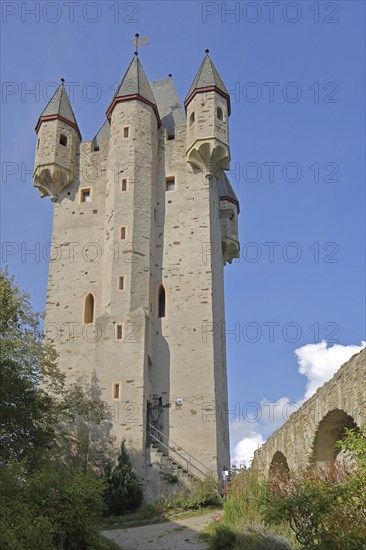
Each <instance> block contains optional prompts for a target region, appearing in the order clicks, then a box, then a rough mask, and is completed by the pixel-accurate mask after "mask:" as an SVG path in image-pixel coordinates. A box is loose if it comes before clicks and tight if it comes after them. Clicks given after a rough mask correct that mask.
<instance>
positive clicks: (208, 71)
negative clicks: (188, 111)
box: [184, 50, 230, 114]
mask: <svg viewBox="0 0 366 550" xmlns="http://www.w3.org/2000/svg"><path fill="white" fill-rule="evenodd" d="M213 90H215V91H216V92H217V93H219V94H220V95H222V96H223V97H225V98H226V99H227V102H228V112H229V114H230V95H229V92H228V91H227V88H226V86H225V84H224V83H223V81H222V80H221V77H220V75H219V73H218V71H217V69H216V67H215V65H214V64H213V62H212V60H211V58H210V56H209V50H205V57H204V58H203V61H202V63H201V65H200V67H199V69H198V71H197V74H196V76H195V77H194V80H193V82H192V85H191V87H190V88H189V92H188V94H187V97H186V99H185V102H184V106H185V107H186V108H187V105H188V104H189V102H190V101H191V100H192V99H193V97H194V96H195V95H196V94H197V93H202V92H209V91H213Z"/></svg>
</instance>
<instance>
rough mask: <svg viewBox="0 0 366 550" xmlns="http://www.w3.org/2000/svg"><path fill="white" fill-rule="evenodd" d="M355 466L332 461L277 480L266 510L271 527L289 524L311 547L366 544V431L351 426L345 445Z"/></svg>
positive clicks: (350, 548)
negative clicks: (353, 428)
mask: <svg viewBox="0 0 366 550" xmlns="http://www.w3.org/2000/svg"><path fill="white" fill-rule="evenodd" d="M339 446H340V447H341V448H342V450H343V451H344V453H345V454H346V455H347V454H348V455H351V456H352V458H353V464H351V463H349V465H348V466H347V465H346V464H345V463H344V462H343V463H342V462H339V463H334V464H330V463H329V464H328V465H327V466H326V467H324V468H311V469H307V470H305V471H303V472H300V473H299V474H297V475H294V476H292V478H290V479H289V480H288V481H286V482H285V481H283V480H282V481H281V480H280V481H276V480H273V481H272V483H271V490H270V492H269V494H268V496H267V498H266V501H265V504H264V507H263V513H264V519H265V521H266V523H267V524H268V525H281V524H283V523H286V524H288V525H289V526H290V527H291V528H292V529H293V531H294V532H295V534H296V539H297V540H298V541H299V542H300V543H301V544H302V545H304V546H305V547H306V548H308V549H319V550H329V549H331V548H332V549H333V548H334V549H347V550H362V549H364V548H366V470H365V456H366V429H365V428H362V429H360V430H346V436H345V438H344V440H343V441H342V442H341V443H339Z"/></svg>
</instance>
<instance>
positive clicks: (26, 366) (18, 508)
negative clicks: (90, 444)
mask: <svg viewBox="0 0 366 550" xmlns="http://www.w3.org/2000/svg"><path fill="white" fill-rule="evenodd" d="M39 318H40V316H39V315H37V314H36V313H35V312H34V311H33V310H32V307H31V305H30V301H29V296H28V295H27V294H26V293H25V292H22V291H21V290H20V289H19V288H18V287H17V286H16V285H15V284H14V281H13V279H12V278H11V277H10V276H9V275H8V272H7V271H6V270H4V271H0V398H1V402H0V443H1V450H0V490H1V495H2V499H1V503H0V547H1V548H2V549H6V550H23V549H24V550H25V549H30V548H37V549H39V550H59V549H60V550H61V549H68V550H73V549H75V550H79V549H82V548H90V549H91V550H93V549H94V550H103V549H107V548H111V545H110V543H109V542H106V541H105V540H104V539H102V538H101V537H100V536H99V534H98V532H97V530H96V527H95V517H96V516H97V515H98V514H101V512H102V511H103V509H104V507H105V504H104V500H103V493H104V481H103V480H102V479H98V478H97V476H96V475H95V474H94V473H93V472H92V471H91V470H90V468H89V467H88V466H89V464H88V463H85V453H84V454H83V455H82V460H81V463H82V465H83V466H84V468H76V469H75V468H73V467H72V460H70V456H69V454H68V449H69V448H70V447H71V448H73V447H76V449H77V448H78V447H80V443H79V442H76V443H78V444H77V445H76V446H75V433H77V432H75V430H74V429H72V426H73V423H75V421H76V420H77V419H78V418H81V417H82V418H83V419H84V421H85V422H87V420H88V419H89V420H90V419H93V420H94V421H97V419H98V418H99V417H100V416H103V403H101V402H94V401H93V399H92V398H91V395H88V392H86V393H84V392H83V391H82V389H81V387H80V386H79V387H73V388H68V387H66V385H65V380H64V376H63V375H62V374H61V373H60V371H59V370H58V368H57V364H56V354H55V352H54V351H53V349H52V348H51V347H50V346H48V345H47V344H45V343H43V342H42V338H41V332H40V328H39ZM68 422H69V424H70V426H68ZM68 440H70V441H72V442H73V444H70V446H69V447H67V446H65V445H64V444H65V442H67V441H68ZM81 447H82V448H83V446H82V445H81ZM85 465H86V466H87V467H86V468H85Z"/></svg>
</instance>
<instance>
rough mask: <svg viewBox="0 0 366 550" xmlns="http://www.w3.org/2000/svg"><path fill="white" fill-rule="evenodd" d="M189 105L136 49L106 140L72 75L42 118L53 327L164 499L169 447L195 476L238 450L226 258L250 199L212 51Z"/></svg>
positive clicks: (76, 371) (39, 170) (62, 349)
mask: <svg viewBox="0 0 366 550" xmlns="http://www.w3.org/2000/svg"><path fill="white" fill-rule="evenodd" d="M185 110H186V113H185V112H184V110H183V109H182V107H181V105H180V102H179V99H178V96H177V93H176V90H175V87H174V84H173V81H172V78H171V75H169V77H168V78H167V79H165V80H161V81H157V82H151V83H149V82H148V80H147V78H146V75H145V73H144V70H143V68H142V66H141V63H140V60H139V58H138V56H137V54H135V55H134V57H133V59H132V61H131V63H130V65H129V67H128V69H127V71H126V74H125V75H124V77H123V79H122V81H121V83H120V85H119V87H118V89H117V91H116V93H115V95H114V97H113V99H112V101H111V103H110V105H109V107H108V110H107V120H106V121H105V122H104V124H103V125H102V127H101V129H100V130H99V132H98V133H97V135H96V136H95V138H94V139H93V140H91V141H81V135H80V131H79V128H78V125H77V122H76V119H75V116H74V113H73V111H72V108H71V105H70V102H69V99H68V96H67V93H66V87H65V85H64V82H62V83H61V85H60V87H59V88H58V90H57V91H56V93H55V95H54V97H53V98H52V99H51V101H50V102H49V104H48V105H47V107H46V108H45V110H44V111H43V113H42V115H41V116H40V118H39V121H38V124H37V127H36V131H37V133H38V141H37V146H36V159H35V169H34V185H35V186H36V187H38V188H39V191H40V193H41V196H42V197H43V196H46V195H48V196H50V197H51V200H52V201H53V202H54V223H53V235H52V243H53V244H52V253H51V256H52V259H51V262H50V270H49V281H48V294H47V307H46V321H45V327H46V334H47V337H48V338H49V339H51V340H53V341H54V344H55V347H56V349H57V351H58V353H59V365H60V367H61V368H62V370H63V371H64V372H65V373H66V374H67V377H68V379H69V380H70V382H71V381H75V380H76V379H78V378H79V377H81V376H86V377H90V376H91V375H92V373H93V372H95V373H96V376H97V378H98V379H99V383H100V386H101V390H102V396H103V399H104V400H105V401H106V402H107V403H109V405H110V407H111V411H112V414H113V418H114V422H113V430H114V433H115V436H116V441H117V445H119V444H120V441H121V439H122V438H126V442H127V445H128V447H129V449H130V452H131V455H132V459H133V463H134V466H135V468H136V470H137V473H138V475H139V476H140V479H141V480H142V482H143V484H144V485H145V489H146V493H147V495H148V496H147V500H150V501H151V500H154V498H158V497H159V496H160V494H161V493H163V492H164V490H165V489H164V487H163V485H164V484H163V481H162V480H163V479H164V475H162V474H164V472H163V471H162V469H161V468H157V467H155V466H156V464H155V463H156V462H157V461H156V452H155V451H156V449H157V450H158V453H160V454H163V455H166V456H169V457H170V459H169V461H168V465H169V466H170V467H172V468H174V467H175V466H180V468H184V470H186V471H188V472H189V473H190V474H191V476H192V477H193V478H197V477H204V476H205V475H208V474H212V475H214V476H220V475H221V471H222V470H223V469H226V468H228V467H229V462H230V457H229V433H228V419H227V377H226V351H225V316H224V285H223V271H224V265H225V264H226V263H227V262H229V263H231V261H232V259H233V258H235V257H237V256H238V253H239V243H238V228H237V220H238V212H239V204H238V200H237V198H236V196H235V193H234V191H233V189H232V187H231V185H230V182H229V180H228V178H227V176H226V175H225V172H224V170H227V169H228V168H229V164H230V146H229V131H228V119H229V115H230V98H229V94H228V91H227V89H226V87H225V85H224V83H223V81H222V80H221V78H220V76H219V74H218V72H217V70H216V68H215V67H214V65H213V63H212V61H211V59H210V57H209V55H208V51H206V55H205V58H204V60H203V61H202V64H201V66H200V68H199V70H198V73H197V75H196V77H195V79H194V81H193V84H192V86H191V88H190V90H189V92H188V95H187V98H186V100H185ZM153 446H154V447H155V451H154V447H153ZM154 452H155V454H154ZM170 486H171V484H170Z"/></svg>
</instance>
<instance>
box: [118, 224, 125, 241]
mask: <svg viewBox="0 0 366 550" xmlns="http://www.w3.org/2000/svg"><path fill="white" fill-rule="evenodd" d="M119 239H120V241H125V240H126V239H127V226H126V225H122V226H121V227H120V228H119Z"/></svg>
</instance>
